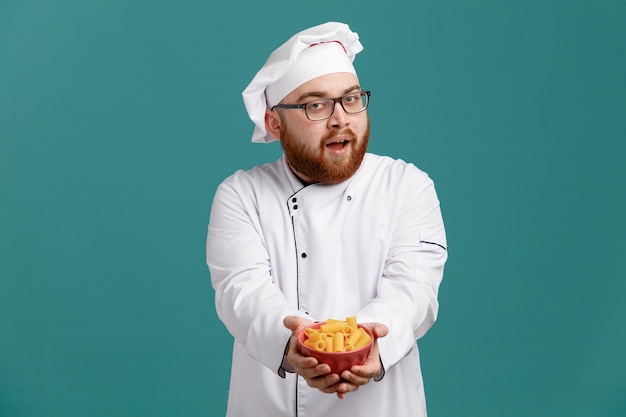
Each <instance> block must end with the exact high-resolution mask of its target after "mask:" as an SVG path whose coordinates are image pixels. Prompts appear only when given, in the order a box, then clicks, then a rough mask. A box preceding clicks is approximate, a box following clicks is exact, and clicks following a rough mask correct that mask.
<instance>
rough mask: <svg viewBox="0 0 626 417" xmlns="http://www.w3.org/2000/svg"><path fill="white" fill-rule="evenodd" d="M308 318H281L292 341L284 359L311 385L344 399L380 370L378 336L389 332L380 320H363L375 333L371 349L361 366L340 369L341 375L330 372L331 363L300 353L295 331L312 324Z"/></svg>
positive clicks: (365, 325)
mask: <svg viewBox="0 0 626 417" xmlns="http://www.w3.org/2000/svg"><path fill="white" fill-rule="evenodd" d="M311 323H312V322H311V321H310V320H306V319H303V318H301V317H297V316H287V317H285V319H284V320H283V324H284V325H285V327H286V328H288V329H289V330H291V333H292V335H291V340H290V341H289V348H288V349H287V360H288V361H289V363H290V364H291V366H293V368H294V370H295V372H296V373H297V374H298V375H300V376H301V377H303V378H304V379H305V380H306V382H307V383H308V384H309V385H310V386H311V387H313V388H317V389H319V390H320V391H322V392H324V393H327V394H332V393H337V397H339V398H342V399H343V398H345V396H346V394H347V393H348V392H352V391H356V390H357V389H358V388H359V386H361V385H365V384H367V383H368V382H369V381H370V380H371V379H372V378H373V377H375V376H376V375H378V374H379V373H380V371H381V366H382V365H381V364H380V358H379V356H378V342H377V339H378V338H379V337H384V336H386V335H387V333H388V329H387V326H385V325H384V324H379V323H364V324H362V326H364V327H368V328H369V329H370V330H371V331H372V334H373V335H374V342H373V344H372V350H371V352H370V355H369V356H368V357H367V359H366V360H365V362H364V363H363V364H362V365H355V366H353V367H352V368H350V370H346V371H343V372H342V373H341V376H339V375H337V374H331V373H330V366H328V365H327V364H324V363H318V361H317V359H315V358H313V357H310V356H303V355H302V354H301V353H300V350H299V349H298V333H299V332H300V330H302V329H303V328H305V327H306V326H308V325H309V324H311Z"/></svg>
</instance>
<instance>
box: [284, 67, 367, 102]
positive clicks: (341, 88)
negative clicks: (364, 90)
mask: <svg viewBox="0 0 626 417" xmlns="http://www.w3.org/2000/svg"><path fill="white" fill-rule="evenodd" d="M359 88H360V86H359V81H358V79H357V77H356V76H355V75H354V74H350V73H333V74H326V75H322V76H320V77H317V78H314V79H312V80H309V81H307V82H305V83H304V84H302V85H300V86H299V87H298V88H296V89H295V90H293V91H292V92H291V93H289V94H288V95H287V97H286V98H287V99H294V98H295V99H301V98H305V97H338V96H341V95H343V94H347V93H349V92H350V91H353V90H357V89H359Z"/></svg>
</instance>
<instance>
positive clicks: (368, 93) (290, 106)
mask: <svg viewBox="0 0 626 417" xmlns="http://www.w3.org/2000/svg"><path fill="white" fill-rule="evenodd" d="M354 93H357V91H353V92H351V93H348V94H344V95H343V96H341V97H337V98H318V99H317V100H311V101H308V102H306V103H302V104H277V105H275V106H273V107H272V108H271V109H270V110H271V111H274V110H275V109H303V110H304V114H305V115H306V118H307V119H309V120H310V121H312V122H318V121H320V120H326V119H328V118H330V117H331V116H332V115H333V114H334V113H335V105H336V104H337V102H339V104H341V108H342V109H343V111H345V112H346V113H347V114H358V113H361V112H362V111H365V110H366V109H367V107H368V106H369V105H370V96H371V95H372V92H371V91H369V90H361V91H358V93H359V94H360V95H361V100H362V99H363V98H362V97H363V95H365V96H366V97H367V101H366V102H365V106H363V108H362V109H361V110H359V111H356V112H350V111H348V110H346V108H345V107H344V105H343V99H344V98H345V97H348V96H351V95H353V94H354ZM320 100H332V102H333V108H332V110H331V112H330V114H329V115H328V116H326V117H324V118H322V119H311V118H310V117H309V113H308V112H307V111H306V107H307V106H308V105H309V104H311V103H315V102H316V101H320Z"/></svg>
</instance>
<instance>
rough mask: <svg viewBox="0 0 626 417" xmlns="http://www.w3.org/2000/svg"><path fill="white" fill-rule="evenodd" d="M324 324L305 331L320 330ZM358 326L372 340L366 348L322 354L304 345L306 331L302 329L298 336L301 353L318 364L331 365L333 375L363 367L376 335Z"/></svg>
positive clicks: (317, 324)
mask: <svg viewBox="0 0 626 417" xmlns="http://www.w3.org/2000/svg"><path fill="white" fill-rule="evenodd" d="M324 323H325V322H319V323H313V324H311V325H309V326H307V327H305V329H306V328H311V329H319V328H320V326H321V325H322V324H324ZM358 326H359V327H361V328H362V329H363V330H365V331H366V332H367V334H369V335H370V337H371V339H372V340H370V342H369V343H368V344H367V345H366V346H363V347H362V348H360V349H356V350H353V351H350V352H322V351H319V350H315V349H311V348H310V347H308V346H307V345H305V344H304V339H305V335H304V330H305V329H302V331H300V333H299V334H298V346H299V347H300V352H302V354H303V355H304V356H313V357H314V358H315V359H317V360H318V362H320V363H325V364H327V365H329V366H330V372H331V373H336V374H340V373H341V372H343V371H345V370H346V369H350V367H351V366H352V365H362V364H363V362H365V359H367V357H368V356H369V354H370V350H372V342H373V340H374V335H373V334H372V332H371V330H370V329H368V328H367V327H363V326H361V325H358Z"/></svg>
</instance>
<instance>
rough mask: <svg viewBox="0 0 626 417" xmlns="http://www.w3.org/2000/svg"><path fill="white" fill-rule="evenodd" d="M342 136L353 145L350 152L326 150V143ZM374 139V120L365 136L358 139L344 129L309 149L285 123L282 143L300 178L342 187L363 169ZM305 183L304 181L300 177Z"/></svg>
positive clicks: (282, 128)
mask: <svg viewBox="0 0 626 417" xmlns="http://www.w3.org/2000/svg"><path fill="white" fill-rule="evenodd" d="M338 135H347V136H348V137H349V138H350V142H349V143H348V144H346V145H345V146H349V147H350V149H348V151H347V153H346V154H345V155H342V156H333V155H331V154H330V153H329V152H328V151H327V150H326V145H325V144H326V143H327V142H328V140H330V139H332V138H333V137H335V136H338ZM369 136H370V121H369V117H368V118H367V126H366V129H365V133H364V134H363V136H362V137H360V138H358V137H357V136H356V134H355V133H354V132H353V131H352V130H351V129H343V130H341V131H339V132H332V133H329V134H328V135H326V136H324V137H323V138H322V139H321V140H320V142H319V145H317V146H313V147H311V146H307V145H308V144H307V142H306V141H304V140H302V139H300V138H298V136H297V134H295V133H294V132H292V131H291V130H290V129H289V126H287V124H286V123H285V121H284V120H283V123H282V124H281V131H280V143H281V146H282V147H283V151H284V152H285V157H286V158H287V163H288V164H289V166H290V167H291V169H292V171H294V173H295V174H296V176H300V175H302V176H304V179H305V180H306V181H307V182H309V183H320V184H327V185H331V184H339V183H340V182H343V181H345V180H347V179H348V178H350V177H351V176H352V175H354V173H355V172H356V171H357V170H358V169H359V167H360V166H361V162H363V158H364V156H365V152H366V150H367V143H368V141H369ZM300 179H301V180H303V178H300Z"/></svg>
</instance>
